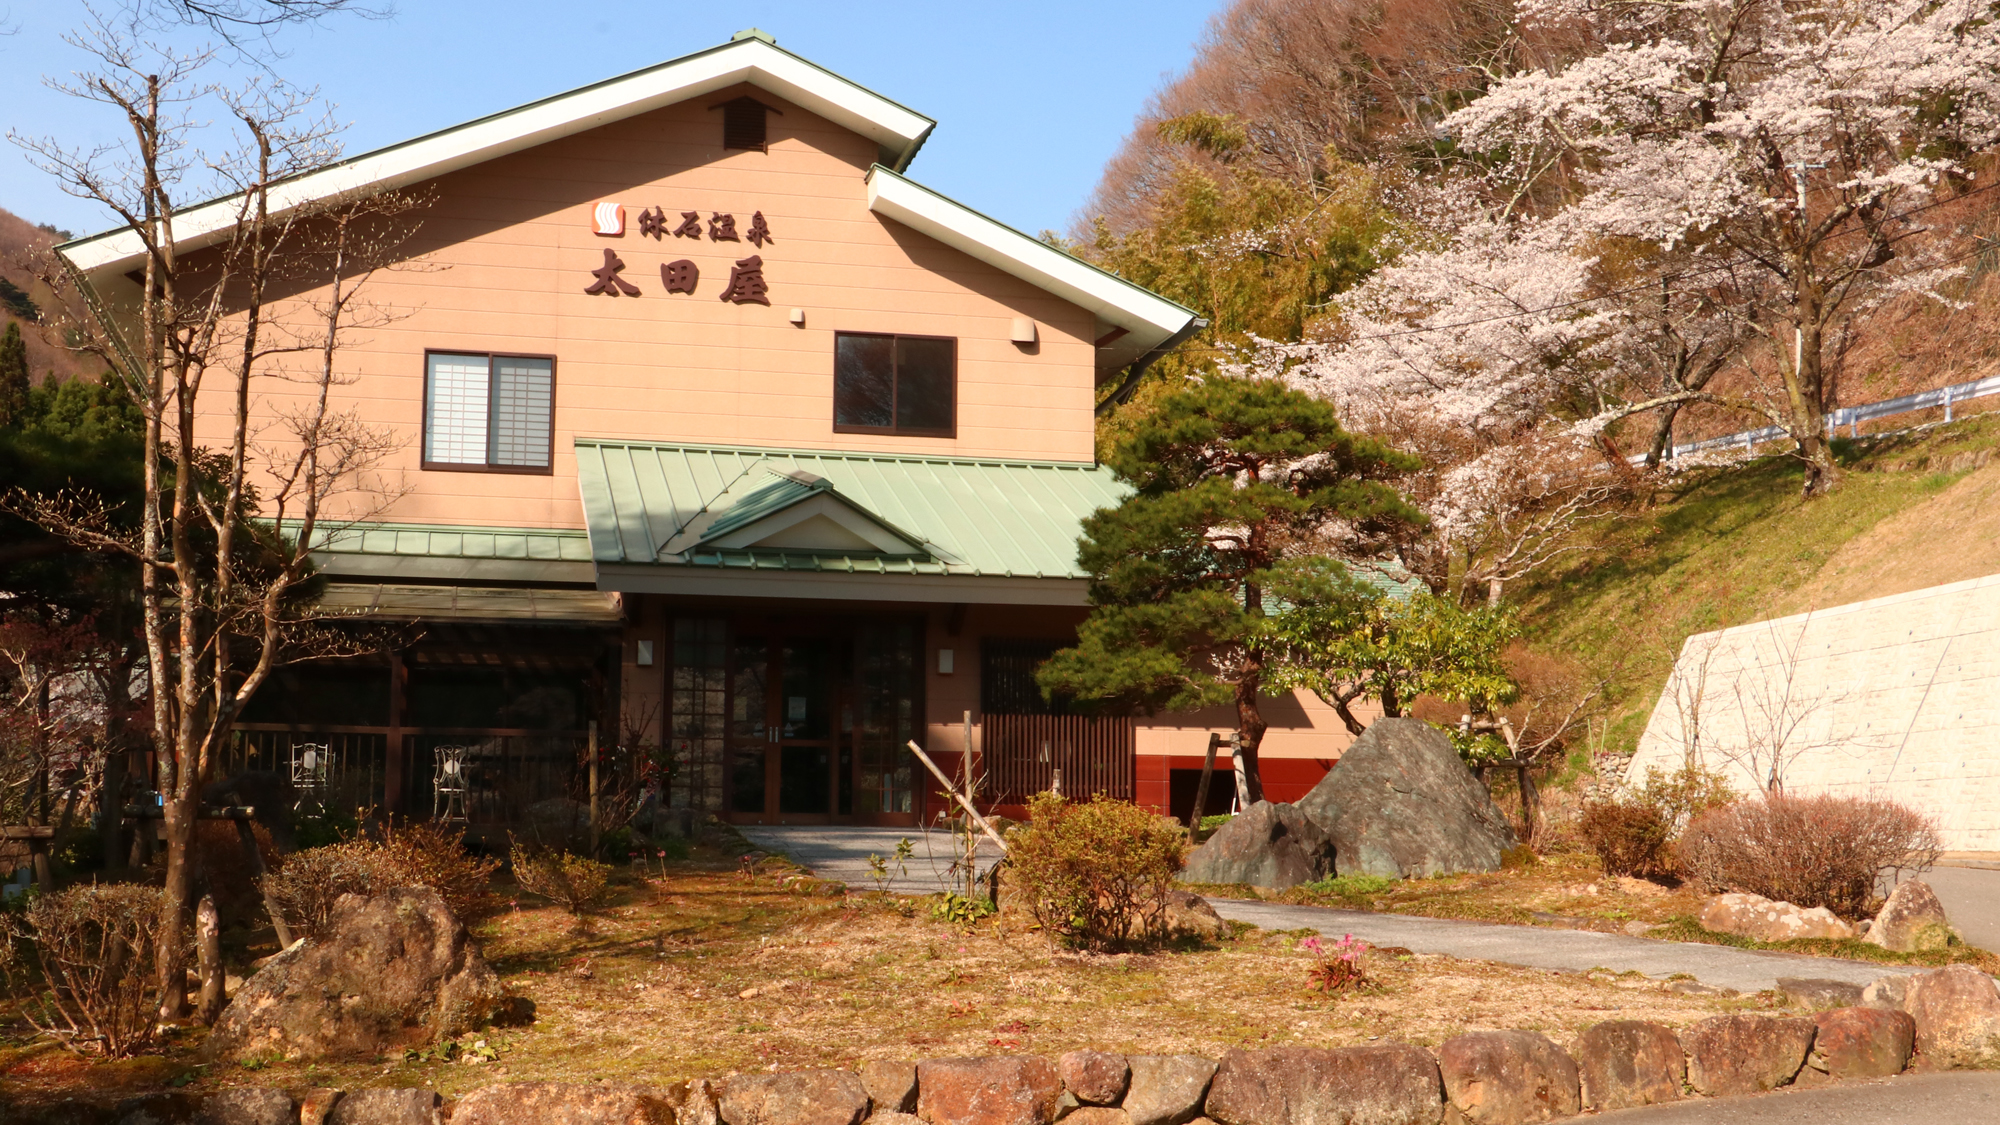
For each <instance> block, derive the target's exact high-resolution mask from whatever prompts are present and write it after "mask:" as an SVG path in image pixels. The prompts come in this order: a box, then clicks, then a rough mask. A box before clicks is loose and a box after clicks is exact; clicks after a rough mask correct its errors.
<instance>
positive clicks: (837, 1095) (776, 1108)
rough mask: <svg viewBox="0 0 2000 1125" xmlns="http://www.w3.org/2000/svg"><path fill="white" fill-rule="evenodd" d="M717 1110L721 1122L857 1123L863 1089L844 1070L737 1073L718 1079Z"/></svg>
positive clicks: (862, 1112) (863, 1109)
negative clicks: (719, 1090) (719, 1088)
mask: <svg viewBox="0 0 2000 1125" xmlns="http://www.w3.org/2000/svg"><path fill="white" fill-rule="evenodd" d="M716 1114H717V1116H718V1117H720V1118H721V1119H722V1125H861V1119H862V1118H864V1117H867V1116H868V1090H867V1088H866V1087H865V1086H863V1085H862V1084H861V1076H860V1075H858V1074H855V1073H854V1072H853V1071H849V1070H806V1071H799V1072H797V1073H793V1074H746V1075H738V1076H736V1077H733V1078H728V1079H725V1080H724V1081H723V1082H722V1083H721V1093H720V1096H719V1097H718V1098H717V1099H716Z"/></svg>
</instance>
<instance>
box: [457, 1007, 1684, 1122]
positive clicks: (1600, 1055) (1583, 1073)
mask: <svg viewBox="0 0 2000 1125" xmlns="http://www.w3.org/2000/svg"><path fill="white" fill-rule="evenodd" d="M1569 1053H1570V1056H1571V1057H1572V1058H1574V1059H1575V1060H1576V1068H1577V1071H1578V1075H1579V1077H1580V1078H1581V1080H1582V1086H1583V1106H1584V1108H1585V1109H1595V1110H1613V1109H1633V1108H1636V1107H1638V1106H1642V1105H1658V1104H1660V1103H1661V1102H1671V1101H1675V1100H1677V1099H1678V1098H1679V1097H1680V1096H1681V1081H1682V1080H1683V1079H1684V1078H1686V1077H1687V1055H1686V1054H1684V1053H1683V1052H1682V1051H1681V1043H1680V1040H1678V1039H1676V1038H1674V1033H1673V1032H1671V1031H1668V1030H1667V1029H1666V1028H1664V1027H1661V1026H1660V1025H1659V1024H1656V1023H1645V1022H1642V1021H1640V1020H1610V1021H1608V1022H1606V1023H1600V1024H1593V1025H1592V1026H1590V1027H1587V1028H1585V1029H1584V1031H1583V1034H1581V1035H1579V1036H1577V1037H1576V1043H1575V1044H1573V1045H1572V1046H1571V1047H1570V1049H1569ZM453 1125H457V1123H456V1122H454V1123H453Z"/></svg>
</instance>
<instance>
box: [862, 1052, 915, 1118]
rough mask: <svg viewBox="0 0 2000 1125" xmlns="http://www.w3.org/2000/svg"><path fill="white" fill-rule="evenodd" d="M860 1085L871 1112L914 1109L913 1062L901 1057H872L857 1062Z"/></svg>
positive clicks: (896, 1111) (910, 1110)
mask: <svg viewBox="0 0 2000 1125" xmlns="http://www.w3.org/2000/svg"><path fill="white" fill-rule="evenodd" d="M861 1085H862V1087H863V1088H864V1089H866V1090H867V1091H868V1100H869V1101H870V1102H872V1103H874V1105H875V1112H876V1113H878V1114H879V1113H881V1112H882V1111H884V1110H889V1111H892V1112H895V1113H915V1112H916V1111H917V1064H916V1063H913V1062H905V1061H901V1060H896V1061H890V1060H887V1059H872V1060H870V1061H868V1062H865V1063H862V1064H861Z"/></svg>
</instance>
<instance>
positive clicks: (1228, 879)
mask: <svg viewBox="0 0 2000 1125" xmlns="http://www.w3.org/2000/svg"><path fill="white" fill-rule="evenodd" d="M1333 866H1334V854H1333V844H1332V843H1331V842H1330V841H1329V840H1328V839H1327V835H1326V831H1325V830H1324V829H1323V828H1321V827H1320V826H1319V825H1318V824H1316V823H1314V822H1313V819H1312V818H1311V817H1308V816H1307V815H1306V814H1305V813H1304V812H1302V811H1300V809H1299V808H1298V806H1296V805H1282V804H1272V803H1271V802H1269V801H1259V802H1257V803H1256V804H1254V805H1251V806H1250V807H1249V808H1247V809H1244V810H1243V811H1242V812H1240V813H1237V814H1236V815H1235V816H1234V817H1231V818H1230V820H1229V823H1227V824H1225V825H1223V826H1222V827H1221V828H1220V829H1218V830H1217V831H1216V833H1215V835H1213V836H1210V837H1209V838H1208V840H1207V842H1206V843H1204V844H1202V846H1200V847H1198V848H1196V849H1195V850H1194V853H1193V854H1192V855H1190V856H1188V862H1187V868H1186V869H1185V870H1184V871H1182V872H1181V878H1182V879H1184V880H1186V881H1188V882H1190V883H1248V884H1250V885H1251V886H1253V887H1275V888H1284V887H1294V886H1297V885H1298V884H1300V883H1310V882H1312V881H1313V880H1315V879H1323V878H1325V877H1326V876H1328V875H1331V874H1333Z"/></svg>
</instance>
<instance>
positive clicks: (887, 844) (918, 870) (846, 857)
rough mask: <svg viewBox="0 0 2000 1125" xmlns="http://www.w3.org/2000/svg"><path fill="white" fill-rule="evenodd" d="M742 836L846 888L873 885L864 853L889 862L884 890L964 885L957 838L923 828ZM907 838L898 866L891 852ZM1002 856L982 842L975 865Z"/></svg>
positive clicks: (757, 831) (765, 829)
mask: <svg viewBox="0 0 2000 1125" xmlns="http://www.w3.org/2000/svg"><path fill="white" fill-rule="evenodd" d="M742 832H743V835H744V836H746V837H748V838H749V840H750V842H751V843H753V844H757V845H759V846H761V847H766V848H770V849H772V850H773V851H780V852H783V853H785V854H786V855H788V856H791V857H792V859H794V860H796V861H797V862H799V863H802V864H804V865H805V866H807V867H810V868H812V871H813V874H815V875H818V876H819V877H820V878H822V879H838V880H840V881H841V882H843V883H846V884H847V885H848V886H850V887H854V888H856V889H858V890H867V889H870V888H872V887H874V886H875V878H874V874H873V872H871V871H870V869H869V867H868V857H869V856H870V855H879V856H882V857H883V858H884V859H887V860H888V861H889V882H888V883H887V886H888V889H889V890H892V891H895V892H897V893H898V894H909V895H922V894H935V893H937V892H938V891H940V890H943V889H945V888H947V887H951V886H962V885H963V884H962V883H961V882H960V881H958V880H957V879H955V878H953V877H952V875H951V865H952V863H953V861H954V860H956V859H957V858H958V848H959V847H960V844H959V842H958V841H957V840H956V839H955V838H954V837H953V836H952V835H951V834H950V833H948V832H940V831H936V830H931V831H926V830H924V829H922V828H855V827H848V826H844V825H843V826H839V827H827V828H800V827H792V826H785V827H770V826H759V827H749V826H746V827H744V828H743V829H742ZM902 840H908V841H910V847H911V856H910V858H909V860H908V861H906V862H905V863H903V864H902V866H901V869H900V870H899V869H898V866H897V864H896V861H895V859H894V856H895V854H896V844H897V843H898V842H899V841H902ZM999 857H1000V849H999V848H996V847H994V846H993V842H992V841H991V840H981V841H980V848H979V865H980V869H981V870H984V869H985V868H986V867H988V866H990V865H991V864H992V863H993V861H994V860H996V859H998V858H999Z"/></svg>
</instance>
